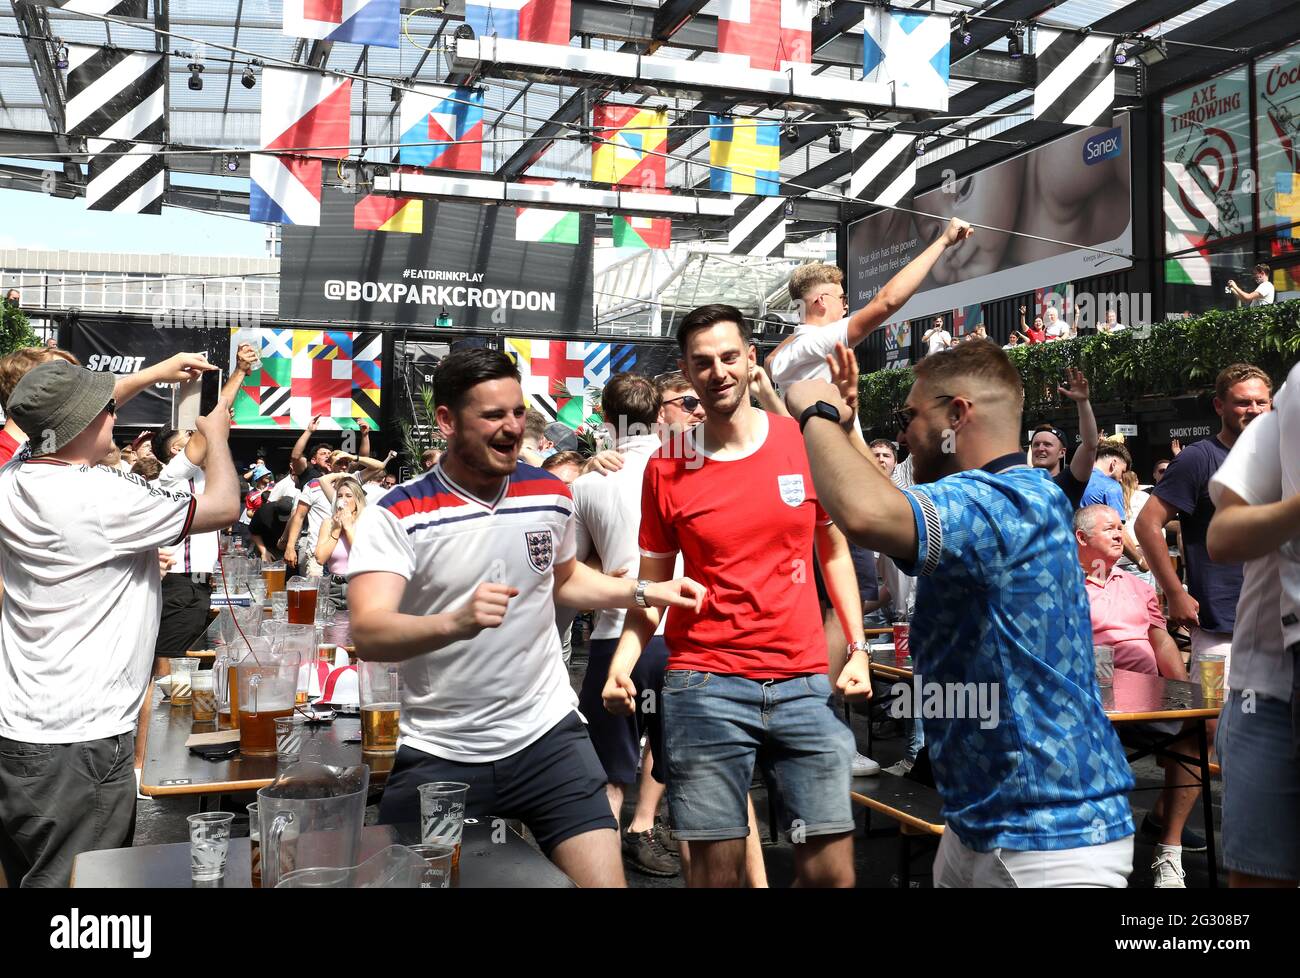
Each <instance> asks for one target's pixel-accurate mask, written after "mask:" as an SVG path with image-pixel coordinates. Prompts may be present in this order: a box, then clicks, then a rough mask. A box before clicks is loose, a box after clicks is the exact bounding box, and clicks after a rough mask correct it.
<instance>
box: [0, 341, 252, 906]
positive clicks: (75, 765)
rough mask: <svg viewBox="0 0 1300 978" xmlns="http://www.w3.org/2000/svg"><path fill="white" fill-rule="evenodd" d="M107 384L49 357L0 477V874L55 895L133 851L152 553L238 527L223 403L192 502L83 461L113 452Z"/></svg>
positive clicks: (18, 413)
mask: <svg viewBox="0 0 1300 978" xmlns="http://www.w3.org/2000/svg"><path fill="white" fill-rule="evenodd" d="M115 383H118V380H117V378H115V377H114V376H113V375H112V374H111V373H96V372H93V371H90V370H86V369H85V368H84V367H77V366H73V365H72V364H70V363H68V362H67V361H65V360H53V361H51V362H50V363H43V364H41V365H40V366H37V367H35V368H33V369H32V370H30V371H29V372H28V373H27V375H26V376H25V377H23V379H22V380H21V381H19V383H18V385H17V386H16V387H15V389H14V391H13V395H12V396H11V397H10V399H9V413H10V414H11V415H12V416H13V417H14V418H15V419H16V420H17V422H18V424H19V425H20V426H21V427H22V430H23V431H24V432H26V433H27V434H28V435H29V437H30V440H29V442H28V447H27V448H26V449H25V450H24V453H23V454H22V455H20V456H19V457H18V459H16V460H15V461H14V462H13V463H11V464H10V465H7V466H5V467H4V468H3V469H2V470H0V562H3V564H4V569H5V584H6V594H5V598H4V603H3V604H2V605H0V673H2V674H3V675H4V676H5V681H4V682H3V683H0V863H2V864H3V867H4V871H5V875H6V877H7V878H8V881H9V885H10V886H67V885H68V881H69V877H70V874H71V872H72V863H73V860H74V859H75V858H76V856H77V854H78V853H81V852H86V851H88V850H91V849H113V848H118V847H121V846H129V845H130V844H131V838H132V834H133V831H134V827H135V793H136V785H135V778H134V777H133V776H132V767H131V758H132V755H133V743H132V740H133V731H134V729H135V726H136V722H137V717H138V715H139V713H140V709H141V707H142V705H143V704H144V702H145V700H146V692H147V690H148V687H149V678H150V666H151V665H152V664H153V646H154V638H155V636H156V634H157V631H158V609H159V606H160V604H161V587H160V582H159V574H158V556H157V554H158V548H159V547H163V546H167V545H169V544H175V543H177V542H179V541H180V540H182V539H183V538H184V537H185V536H187V535H188V534H189V533H190V532H205V531H212V530H218V529H220V528H222V527H226V526H229V525H230V524H231V523H233V522H234V521H235V519H236V518H237V517H238V516H239V483H238V478H237V476H236V474H235V466H234V463H233V462H232V461H231V458H230V447H229V444H228V436H229V431H230V417H229V409H230V405H229V404H228V403H221V404H219V405H218V407H217V410H216V411H214V412H213V413H212V414H210V415H208V416H207V417H204V418H200V419H199V422H198V425H199V430H200V432H201V433H202V434H203V436H204V437H205V439H206V440H207V443H208V452H207V477H208V481H207V488H206V491H205V492H203V493H202V494H200V495H197V496H196V495H191V494H190V493H188V492H183V491H175V490H168V489H163V488H160V487H158V486H154V485H150V484H148V483H146V482H145V481H144V480H143V479H141V478H140V477H139V476H134V475H127V474H124V473H122V472H120V471H118V470H116V469H109V468H106V467H104V466H100V465H96V464H95V463H96V462H97V461H98V460H99V459H101V458H103V457H104V455H105V454H106V453H107V452H108V449H109V448H110V447H111V446H112V443H113V422H114V412H115V411H116V410H117V403H116V398H115V395H114V385H115Z"/></svg>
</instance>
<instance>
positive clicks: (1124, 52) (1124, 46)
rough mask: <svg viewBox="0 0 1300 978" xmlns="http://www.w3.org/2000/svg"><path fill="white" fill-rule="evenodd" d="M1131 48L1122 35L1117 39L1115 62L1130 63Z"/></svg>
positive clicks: (1118, 63)
mask: <svg viewBox="0 0 1300 978" xmlns="http://www.w3.org/2000/svg"><path fill="white" fill-rule="evenodd" d="M1129 48H1130V45H1129V42H1128V41H1126V40H1125V39H1124V38H1122V37H1121V38H1119V39H1118V40H1117V41H1115V53H1114V56H1113V57H1114V60H1115V64H1117V65H1126V64H1128V54H1129Z"/></svg>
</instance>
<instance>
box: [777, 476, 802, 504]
mask: <svg viewBox="0 0 1300 978" xmlns="http://www.w3.org/2000/svg"><path fill="white" fill-rule="evenodd" d="M776 485H777V488H778V489H780V490H781V502H783V503H785V504H786V505H787V506H799V505H801V504H802V503H803V501H804V492H803V476H802V475H778V476H777V477H776Z"/></svg>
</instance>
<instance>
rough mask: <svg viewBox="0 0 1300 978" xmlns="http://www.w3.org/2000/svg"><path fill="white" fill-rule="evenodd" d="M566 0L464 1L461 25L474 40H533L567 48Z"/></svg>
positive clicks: (568, 10) (568, 36) (567, 20)
mask: <svg viewBox="0 0 1300 978" xmlns="http://www.w3.org/2000/svg"><path fill="white" fill-rule="evenodd" d="M571 11H572V5H571V4H570V0H467V2H466V3H465V23H466V24H468V25H469V26H470V27H472V28H473V29H474V36H475V37H492V36H493V35H495V36H496V37H501V38H506V39H510V40H515V41H537V42H539V43H541V44H563V45H564V46H565V47H568V44H569V38H570V36H571V34H570V29H569V24H570V20H571V16H572V12H571Z"/></svg>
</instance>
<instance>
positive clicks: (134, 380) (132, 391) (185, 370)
mask: <svg viewBox="0 0 1300 978" xmlns="http://www.w3.org/2000/svg"><path fill="white" fill-rule="evenodd" d="M216 369H217V368H216V367H215V366H213V365H212V364H210V363H208V361H207V359H206V358H205V357H204V356H203V355H202V354H199V353H178V354H176V355H175V356H174V357H170V358H168V359H166V360H164V361H163V362H162V363H155V364H154V365H153V366H152V367H145V368H144V369H143V370H140V371H137V372H136V373H133V374H127V375H126V376H125V377H119V378H117V382H116V383H115V384H114V385H113V400H115V401H117V406H118V407H121V406H122V405H123V404H125V403H126V402H127V401H129V400H131V398H133V397H135V396H136V395H137V394H139V393H140V392H141V391H142V390H146V389H147V388H150V387H152V386H153V385H154V384H179V383H182V382H184V381H187V380H197V379H198V378H199V377H201V376H203V374H206V373H209V372H210V371H213V370H216Z"/></svg>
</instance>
